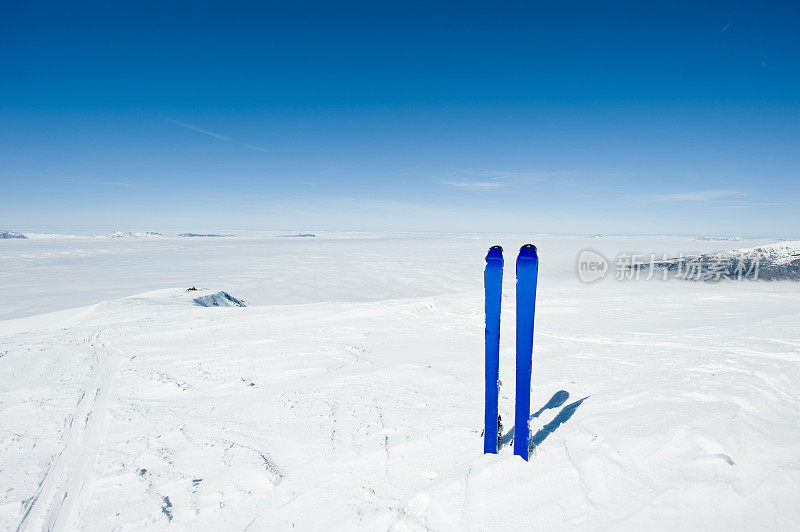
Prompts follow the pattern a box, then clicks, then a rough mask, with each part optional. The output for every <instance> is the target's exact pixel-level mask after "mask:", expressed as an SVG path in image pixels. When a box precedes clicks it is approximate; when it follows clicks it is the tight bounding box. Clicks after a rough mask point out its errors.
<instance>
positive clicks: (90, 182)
mask: <svg viewBox="0 0 800 532" xmlns="http://www.w3.org/2000/svg"><path fill="white" fill-rule="evenodd" d="M61 180H63V181H67V182H69V183H80V184H82V185H92V186H96V187H119V188H142V186H141V185H137V184H136V183H129V182H126V181H97V180H96V179H92V178H85V177H63V178H61Z"/></svg>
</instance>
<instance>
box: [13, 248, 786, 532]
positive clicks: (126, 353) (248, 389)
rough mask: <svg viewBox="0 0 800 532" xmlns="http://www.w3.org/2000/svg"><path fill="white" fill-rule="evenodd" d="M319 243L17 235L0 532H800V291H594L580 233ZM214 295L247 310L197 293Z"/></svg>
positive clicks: (605, 287)
mask: <svg viewBox="0 0 800 532" xmlns="http://www.w3.org/2000/svg"><path fill="white" fill-rule="evenodd" d="M317 235H318V237H317V238H313V239H286V238H277V237H273V236H270V237H264V236H253V237H244V238H237V239H230V240H226V239H208V240H204V239H185V240H183V239H175V238H169V237H165V238H164V239H119V240H116V239H105V240H100V239H84V240H72V241H61V240H57V239H53V240H50V241H44V240H42V241H36V240H23V241H8V242H4V243H3V245H2V247H0V267H3V268H4V270H3V271H7V270H6V269H5V268H10V270H8V271H9V272H10V274H11V275H9V276H5V277H13V278H15V280H14V282H12V281H11V280H8V279H5V278H4V279H0V294H2V295H0V301H1V302H2V312H3V313H4V315H5V317H6V318H10V319H5V320H3V321H0V416H2V419H3V420H4V422H3V423H2V424H0V485H2V486H3V491H2V493H0V528H2V529H15V528H17V527H18V526H19V527H20V528H21V529H24V530H38V529H41V528H47V527H55V528H56V529H69V530H81V529H90V530H107V529H112V528H165V527H167V526H168V525H169V526H177V527H178V528H182V529H208V530H211V529H245V528H249V529H250V530H273V529H285V528H290V527H292V526H294V527H297V528H299V529H345V528H347V529H350V528H364V529H376V530H385V529H389V528H396V529H412V530H415V529H428V528H429V529H437V530H438V529H445V530H449V529H471V530H483V529H510V528H538V529H563V530H571V529H597V528H622V529H644V528H652V529H675V528H679V529H749V530H761V529H764V528H769V529H775V528H777V529H796V528H797V527H798V526H800V491H799V490H798V488H797V486H798V482H800V439H798V428H797V423H796V420H797V419H798V416H799V415H800V405H799V404H798V402H797V399H796V398H797V396H798V392H799V391H800V390H799V388H800V369H799V368H798V362H800V336H799V335H798V329H797V326H796V324H797V322H798V320H799V319H800V298H798V295H800V284H798V283H793V282H769V283H767V282H745V281H742V282H727V283H718V284H699V283H686V282H681V281H665V282H621V281H616V280H614V279H613V278H610V279H607V280H605V281H601V282H598V283H595V284H592V285H584V284H582V283H580V282H579V281H578V280H577V278H576V277H575V272H574V267H575V258H576V256H577V255H578V253H579V252H580V250H581V249H583V248H584V246H585V245H586V239H585V238H584V237H558V236H537V237H527V236H524V235H494V236H484V235H377V234H373V235H360V236H353V235H341V234H323V233H317ZM526 241H532V242H534V243H536V244H537V246H538V248H539V255H540V258H541V269H540V276H539V292H538V296H537V312H536V329H535V340H534V361H533V391H532V409H533V410H534V411H538V412H537V414H535V417H534V418H533V419H532V422H531V428H532V431H533V434H534V437H533V439H534V441H535V442H536V443H537V445H536V448H535V450H534V453H533V455H532V457H531V460H530V462H527V463H526V462H524V461H522V460H520V459H519V458H518V457H514V456H512V454H511V449H510V448H509V447H508V446H506V447H504V448H503V449H502V450H501V453H500V454H499V455H483V454H482V439H481V437H480V431H481V429H482V421H483V385H482V382H483V295H482V285H481V283H482V269H483V256H484V254H485V251H486V248H488V246H489V245H491V244H495V243H499V244H502V245H503V246H504V248H505V250H506V251H505V252H506V271H505V283H504V299H503V315H502V325H501V327H502V334H501V352H500V356H501V365H500V378H501V381H502V382H503V386H502V388H501V392H500V396H501V399H500V401H501V403H500V412H501V415H502V417H503V420H504V425H505V426H506V428H505V431H506V432H508V431H509V430H510V429H511V425H512V424H513V397H514V374H513V368H514V366H513V364H514V325H513V323H514V296H513V290H514V260H513V258H514V256H515V254H516V249H518V248H519V246H520V245H521V244H522V243H524V242H526ZM766 243H767V242H764V243H763V244H766ZM592 244H593V247H595V248H598V251H600V252H602V253H603V254H604V255H605V256H607V257H613V256H614V254H615V253H616V252H619V251H623V250H624V251H628V252H630V251H632V250H640V251H643V252H659V253H660V252H664V253H669V254H670V255H677V254H678V253H679V252H683V253H685V254H690V253H715V252H718V251H723V250H726V249H728V250H730V249H734V247H735V246H736V245H737V243H736V242H726V241H693V240H692V239H691V238H688V237H687V238H676V237H667V238H656V237H648V238H646V237H625V238H622V237H611V236H606V237H604V238H603V239H599V240H597V241H596V242H592ZM756 244H761V243H756ZM191 286H197V287H198V288H200V290H198V291H187V288H189V287H191ZM202 287H208V290H205V289H203V288H202ZM154 288H159V289H158V290H154ZM137 292H138V293H137ZM223 292H225V293H227V294H228V295H229V296H231V297H233V298H237V299H240V298H244V300H246V301H247V302H248V306H245V307H215V306H212V307H203V306H198V305H197V304H196V303H195V299H196V298H198V297H205V296H210V295H214V294H221V293H223ZM130 294H136V295H130ZM126 296H127V297H126ZM222 297H223V298H224V296H222ZM70 307H72V308H70ZM65 309H66V310H65ZM52 311H57V312H52ZM32 314H35V315H32ZM505 441H508V438H506V439H505ZM20 525H21V526H20Z"/></svg>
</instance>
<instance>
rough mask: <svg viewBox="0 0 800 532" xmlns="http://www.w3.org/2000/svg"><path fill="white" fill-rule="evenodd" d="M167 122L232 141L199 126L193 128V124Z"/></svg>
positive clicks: (175, 121) (174, 121)
mask: <svg viewBox="0 0 800 532" xmlns="http://www.w3.org/2000/svg"><path fill="white" fill-rule="evenodd" d="M167 122H169V123H170V124H175V125H176V126H181V127H185V128H186V129H191V130H192V131H197V132H198V133H202V134H204V135H208V136H210V137H214V138H215V139H219V140H226V141H230V140H231V139H230V137H226V136H224V135H219V134H217V133H214V132H213V131H208V130H206V129H202V128H199V127H197V126H193V125H191V124H186V123H184V122H179V121H177V120H167ZM248 147H249V146H248Z"/></svg>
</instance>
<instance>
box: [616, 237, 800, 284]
mask: <svg viewBox="0 0 800 532" xmlns="http://www.w3.org/2000/svg"><path fill="white" fill-rule="evenodd" d="M627 267H628V268H640V269H644V270H647V269H648V268H651V267H652V268H653V269H655V270H657V271H658V270H661V271H664V270H666V271H667V272H669V273H670V274H671V275H673V276H676V277H680V278H683V279H687V280H698V281H719V280H722V279H737V280H741V279H752V280H756V279H761V280H765V281H775V280H795V281H797V280H800V241H786V242H778V243H775V244H770V245H766V246H758V247H754V248H746V249H736V250H732V251H722V252H718V253H706V254H702V255H691V256H686V257H673V258H671V259H667V260H658V261H654V262H653V263H652V264H650V263H639V264H631V265H627Z"/></svg>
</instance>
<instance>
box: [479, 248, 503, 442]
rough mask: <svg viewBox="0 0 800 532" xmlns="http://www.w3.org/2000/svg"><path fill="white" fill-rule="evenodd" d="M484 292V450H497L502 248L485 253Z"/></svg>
mask: <svg viewBox="0 0 800 532" xmlns="http://www.w3.org/2000/svg"><path fill="white" fill-rule="evenodd" d="M483 287H484V290H485V292H486V412H485V415H484V429H483V452H484V453H493V454H496V453H497V447H498V444H499V441H500V436H501V434H500V431H501V428H500V416H499V414H498V412H497V401H498V398H497V396H498V392H499V388H500V300H501V298H502V293H503V248H501V247H500V246H492V247H491V248H489V253H488V254H487V255H486V269H485V270H484V272H483Z"/></svg>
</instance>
